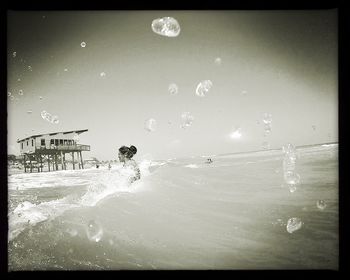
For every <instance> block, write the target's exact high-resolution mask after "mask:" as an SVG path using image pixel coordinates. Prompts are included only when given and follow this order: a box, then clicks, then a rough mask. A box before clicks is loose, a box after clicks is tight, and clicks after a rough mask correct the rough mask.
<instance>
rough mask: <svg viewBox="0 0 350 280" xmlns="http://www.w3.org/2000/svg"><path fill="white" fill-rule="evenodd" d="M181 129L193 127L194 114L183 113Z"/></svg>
mask: <svg viewBox="0 0 350 280" xmlns="http://www.w3.org/2000/svg"><path fill="white" fill-rule="evenodd" d="M181 120H182V122H181V128H186V127H189V126H191V125H192V123H193V121H194V117H193V116H192V114H191V113H190V112H183V113H182V114H181Z"/></svg>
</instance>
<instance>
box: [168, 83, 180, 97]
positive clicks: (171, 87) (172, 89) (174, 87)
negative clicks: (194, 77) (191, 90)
mask: <svg viewBox="0 0 350 280" xmlns="http://www.w3.org/2000/svg"><path fill="white" fill-rule="evenodd" d="M168 91H169V92H170V94H172V95H175V94H177V93H178V91H179V87H178V86H177V85H176V84H174V83H173V84H170V85H169V87H168Z"/></svg>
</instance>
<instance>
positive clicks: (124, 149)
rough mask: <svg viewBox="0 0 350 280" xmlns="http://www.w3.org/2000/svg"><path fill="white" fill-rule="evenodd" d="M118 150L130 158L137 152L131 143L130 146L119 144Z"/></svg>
mask: <svg viewBox="0 0 350 280" xmlns="http://www.w3.org/2000/svg"><path fill="white" fill-rule="evenodd" d="M119 152H120V153H121V154H123V155H125V156H126V157H127V158H129V159H130V158H132V157H133V156H134V155H135V154H136V153H137V149H136V147H135V146H133V145H131V146H130V148H129V147H127V146H121V147H120V148H119Z"/></svg>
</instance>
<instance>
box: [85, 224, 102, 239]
mask: <svg viewBox="0 0 350 280" xmlns="http://www.w3.org/2000/svg"><path fill="white" fill-rule="evenodd" d="M86 234H87V237H88V238H89V240H90V241H94V242H99V241H100V240H101V238H102V236H103V229H102V227H101V226H100V225H99V224H98V223H96V222H95V221H94V220H90V221H89V223H88V224H87V228H86Z"/></svg>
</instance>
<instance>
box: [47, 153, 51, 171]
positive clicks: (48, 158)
mask: <svg viewBox="0 0 350 280" xmlns="http://www.w3.org/2000/svg"><path fill="white" fill-rule="evenodd" d="M47 165H48V166H49V172H50V171H51V168H50V155H47Z"/></svg>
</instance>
